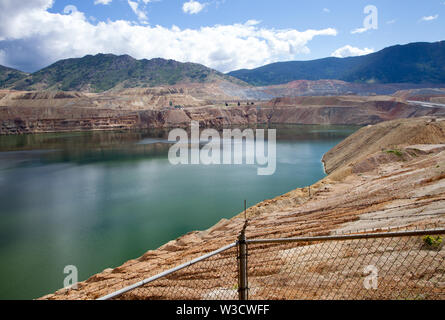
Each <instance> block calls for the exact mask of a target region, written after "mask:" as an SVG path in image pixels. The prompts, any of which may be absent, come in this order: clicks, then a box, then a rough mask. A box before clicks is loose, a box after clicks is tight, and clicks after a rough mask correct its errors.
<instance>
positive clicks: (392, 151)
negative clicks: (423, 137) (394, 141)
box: [386, 150, 403, 157]
mask: <svg viewBox="0 0 445 320" xmlns="http://www.w3.org/2000/svg"><path fill="white" fill-rule="evenodd" d="M386 153H388V154H395V155H396V156H398V157H402V156H403V153H402V151H400V150H387V151H386Z"/></svg>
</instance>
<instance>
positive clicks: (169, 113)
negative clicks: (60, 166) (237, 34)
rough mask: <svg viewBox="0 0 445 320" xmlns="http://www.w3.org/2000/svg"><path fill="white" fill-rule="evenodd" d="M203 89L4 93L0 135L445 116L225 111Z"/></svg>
mask: <svg viewBox="0 0 445 320" xmlns="http://www.w3.org/2000/svg"><path fill="white" fill-rule="evenodd" d="M204 89H205V88H202V87H201V89H198V87H196V88H193V87H188V88H179V87H176V88H175V87H171V88H151V89H131V90H125V91H121V92H116V93H111V92H110V93H106V94H85V93H78V92H18V91H0V134H19V133H41V132H59V131H60V132H65V131H85V130H114V129H139V128H168V127H175V126H176V127H177V126H188V125H190V121H192V120H195V121H199V122H200V123H201V125H202V126H203V127H216V128H221V127H224V126H233V125H255V124H269V123H278V124H351V125H366V124H375V123H378V122H382V121H386V120H392V119H399V118H411V117H420V116H426V115H441V114H445V109H444V108H440V107H426V106H421V105H412V104H409V103H406V102H405V101H404V100H403V99H401V98H394V97H388V96H377V97H357V96H344V97H342V96H339V97H297V98H276V99H273V100H271V101H269V102H267V103H266V102H264V103H263V102H256V103H253V102H252V101H247V102H246V101H240V106H238V102H237V101H236V100H235V101H236V102H233V101H232V102H231V103H230V104H229V106H226V102H224V101H225V100H224V98H226V96H224V94H222V93H218V94H217V95H215V96H213V98H215V99H216V100H214V101H209V100H205V99H204V98H205V97H207V98H209V93H208V92H207V91H206V90H204ZM200 90H201V91H200ZM232 98H233V97H232ZM221 99H222V100H221ZM252 103H253V104H252ZM179 107H180V108H179Z"/></svg>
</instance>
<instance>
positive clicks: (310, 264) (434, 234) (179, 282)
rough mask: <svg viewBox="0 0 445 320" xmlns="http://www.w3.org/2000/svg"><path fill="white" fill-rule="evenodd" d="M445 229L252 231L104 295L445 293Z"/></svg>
mask: <svg viewBox="0 0 445 320" xmlns="http://www.w3.org/2000/svg"><path fill="white" fill-rule="evenodd" d="M444 236H445V229H432V230H423V231H422V230H414V231H403V232H380V233H378V232H373V233H362V234H359V233H357V234H349V235H331V236H319V237H300V238H284V239H247V240H245V234H244V236H243V234H242V235H241V236H240V238H239V239H238V241H237V242H236V243H233V244H231V245H228V246H227V247H224V248H221V249H219V250H217V251H215V252H212V253H210V254H207V255H205V256H203V257H201V258H198V259H195V260H192V261H190V262H188V263H186V264H184V265H181V266H178V267H177V268H174V269H171V270H169V271H166V272H164V273H162V274H160V275H158V276H155V277H152V278H150V279H146V280H144V281H141V282H139V283H136V284H134V285H132V286H130V287H127V288H124V289H122V290H120V291H118V292H115V293H112V294H110V295H108V296H106V297H103V298H101V299H102V300H109V299H129V300H131V299H137V300H238V299H249V300H302V299H303V300H355V299H359V300H364V299H385V300H396V299H408V300H444V299H445V246H444V242H445V239H444Z"/></svg>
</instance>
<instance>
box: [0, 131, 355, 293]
mask: <svg viewBox="0 0 445 320" xmlns="http://www.w3.org/2000/svg"><path fill="white" fill-rule="evenodd" d="M356 129H357V128H356V127H340V126H281V127H278V128H277V136H278V137H277V138H278V143H277V170H276V173H275V174H274V175H273V176H258V175H257V168H256V166H246V165H243V166H203V165H189V166H187V165H180V166H172V165H171V164H170V163H169V161H168V159H167V154H168V149H169V147H170V145H169V144H167V143H166V140H165V138H166V133H165V132H161V131H151V132H149V131H144V132H102V133H70V134H41V135H26V136H3V137H0V299H31V298H36V297H40V296H42V295H45V294H48V293H51V292H53V291H55V290H56V289H59V288H61V287H63V279H64V277H65V276H66V275H64V274H63V269H64V267H65V266H67V265H75V266H76V267H77V268H78V270H79V280H80V281H82V280H85V279H87V278H88V277H89V276H91V275H93V274H95V273H97V272H101V271H102V270H104V269H106V268H110V267H116V266H119V265H121V264H122V263H123V262H125V261H127V260H129V259H134V258H137V257H139V256H141V255H142V254H144V253H145V252H146V251H147V250H150V249H156V248H158V247H159V246H161V245H163V244H165V243H166V242H168V241H170V240H172V239H175V238H177V237H178V236H180V235H183V234H185V233H187V232H190V231H193V230H204V229H207V228H209V227H210V226H212V225H214V224H215V223H217V222H218V221H219V220H221V219H222V218H230V217H233V216H234V215H235V214H237V213H239V212H241V211H242V208H243V200H244V199H248V203H249V204H250V205H253V204H255V203H258V202H260V201H262V200H264V199H270V198H273V197H275V196H278V195H281V194H283V193H286V192H288V191H290V190H292V189H295V188H297V187H303V186H307V185H310V184H312V183H314V182H316V181H317V180H319V179H321V178H323V177H324V172H323V168H322V164H321V161H320V160H321V158H322V156H323V154H324V153H325V152H327V151H328V150H329V149H331V148H332V147H333V146H335V145H336V144H337V143H338V142H340V141H341V140H343V139H344V138H345V137H346V136H348V135H349V134H351V133H352V132H354V131H355V130H356Z"/></svg>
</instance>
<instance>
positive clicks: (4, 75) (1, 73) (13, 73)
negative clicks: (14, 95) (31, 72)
mask: <svg viewBox="0 0 445 320" xmlns="http://www.w3.org/2000/svg"><path fill="white" fill-rule="evenodd" d="M27 76H28V74H27V73H25V72H22V71H19V70H15V69H11V68H7V67H4V66H0V88H3V87H8V86H11V85H13V84H14V83H15V82H17V81H20V80H22V79H24V78H26V77H27Z"/></svg>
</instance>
